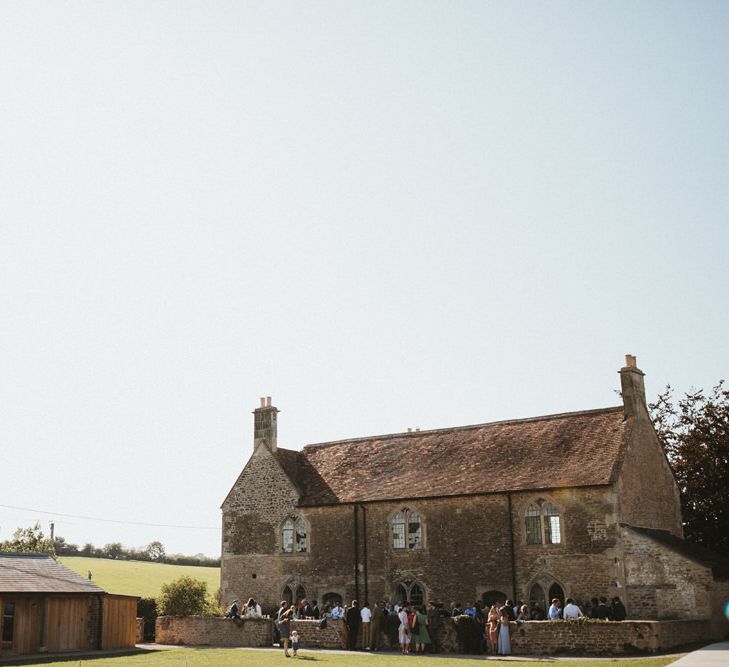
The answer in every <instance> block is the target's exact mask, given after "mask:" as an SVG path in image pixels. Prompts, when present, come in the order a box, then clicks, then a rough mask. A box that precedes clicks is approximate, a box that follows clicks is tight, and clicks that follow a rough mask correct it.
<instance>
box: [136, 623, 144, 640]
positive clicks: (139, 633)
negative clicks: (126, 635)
mask: <svg viewBox="0 0 729 667" xmlns="http://www.w3.org/2000/svg"><path fill="white" fill-rule="evenodd" d="M136 642H137V644H141V643H142V642H144V619H143V618H142V617H141V616H138V617H137V639H136Z"/></svg>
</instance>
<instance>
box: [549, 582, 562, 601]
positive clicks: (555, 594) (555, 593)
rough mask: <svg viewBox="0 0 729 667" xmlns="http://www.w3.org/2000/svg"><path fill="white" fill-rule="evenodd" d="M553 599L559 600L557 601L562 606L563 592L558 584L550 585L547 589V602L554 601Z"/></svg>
mask: <svg viewBox="0 0 729 667" xmlns="http://www.w3.org/2000/svg"><path fill="white" fill-rule="evenodd" d="M554 598H557V599H559V601H560V602H561V603H562V605H563V606H564V591H563V590H562V587H561V586H560V585H559V584H552V585H551V586H550V587H549V601H550V602H551V601H552V600H554Z"/></svg>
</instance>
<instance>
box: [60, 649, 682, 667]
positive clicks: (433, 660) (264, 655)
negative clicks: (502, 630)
mask: <svg viewBox="0 0 729 667" xmlns="http://www.w3.org/2000/svg"><path fill="white" fill-rule="evenodd" d="M674 660H675V658H638V659H633V660H615V661H612V660H550V661H546V662H535V661H519V660H508V661H507V660H498V661H497V660H493V659H492V660H489V661H486V660H484V659H483V658H480V659H479V658H455V657H449V656H446V655H441V656H425V657H422V658H421V657H416V656H401V655H395V654H388V653H385V654H383V653H378V654H371V653H370V654H359V655H349V654H346V653H318V652H315V651H306V650H302V651H301V652H300V653H299V656H298V657H297V658H296V659H292V660H286V659H285V658H284V656H283V652H282V651H251V650H245V649H205V648H201V649H190V648H185V649H171V650H166V651H156V652H152V653H146V654H143V655H133V656H123V657H119V658H98V659H94V660H92V659H88V660H81V661H80V662H78V661H74V660H70V661H66V662H51V663H46V664H47V665H49V667H50V666H51V665H55V666H56V667H76V665H79V664H80V665H84V666H85V667H121V666H122V665H124V666H126V665H129V667H134V666H135V665H136V666H139V667H147V666H149V667H153V666H155V665H161V666H167V667H233V666H234V665H235V666H238V665H250V667H258V666H259V665H260V666H261V667H266V666H267V665H281V664H282V663H286V664H287V665H289V664H291V665H293V664H296V663H297V662H301V663H303V664H313V663H317V664H320V665H330V666H331V667H400V666H403V667H404V666H405V665H411V666H412V667H426V665H427V666H429V667H448V666H450V665H452V666H453V667H477V666H479V667H483V666H484V664H485V663H486V662H488V663H489V664H491V665H492V666H493V667H496V664H498V665H501V666H503V667H527V666H533V667H547V666H549V667H664V665H668V664H669V663H671V662H673V661H674Z"/></svg>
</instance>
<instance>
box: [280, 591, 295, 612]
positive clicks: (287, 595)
mask: <svg viewBox="0 0 729 667" xmlns="http://www.w3.org/2000/svg"><path fill="white" fill-rule="evenodd" d="M282 595H283V597H282V599H284V600H286V604H287V605H289V607H290V606H291V605H292V604H293V603H294V593H293V591H292V590H291V587H290V586H284V589H283V594H282Z"/></svg>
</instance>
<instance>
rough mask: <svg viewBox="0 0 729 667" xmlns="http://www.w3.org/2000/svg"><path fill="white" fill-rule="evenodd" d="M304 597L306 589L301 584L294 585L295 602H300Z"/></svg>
mask: <svg viewBox="0 0 729 667" xmlns="http://www.w3.org/2000/svg"><path fill="white" fill-rule="evenodd" d="M305 597H306V590H305V589H304V587H303V586H297V587H296V598H294V601H295V602H301V601H302V600H303V599H304V598H305Z"/></svg>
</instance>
